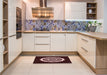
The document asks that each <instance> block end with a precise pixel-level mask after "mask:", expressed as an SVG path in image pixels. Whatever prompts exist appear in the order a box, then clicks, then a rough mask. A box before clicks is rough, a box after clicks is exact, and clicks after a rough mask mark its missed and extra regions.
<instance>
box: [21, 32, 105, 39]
mask: <svg viewBox="0 0 107 75" xmlns="http://www.w3.org/2000/svg"><path fill="white" fill-rule="evenodd" d="M22 32H23V33H76V34H81V35H85V36H88V37H91V38H95V39H97V40H107V33H101V32H76V31H22Z"/></svg>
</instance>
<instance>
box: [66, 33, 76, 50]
mask: <svg viewBox="0 0 107 75" xmlns="http://www.w3.org/2000/svg"><path fill="white" fill-rule="evenodd" d="M66 51H77V36H76V34H66Z"/></svg>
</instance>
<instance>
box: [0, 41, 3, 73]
mask: <svg viewBox="0 0 107 75" xmlns="http://www.w3.org/2000/svg"><path fill="white" fill-rule="evenodd" d="M2 46H3V41H2V40H0V72H1V71H2V70H3V47H2Z"/></svg>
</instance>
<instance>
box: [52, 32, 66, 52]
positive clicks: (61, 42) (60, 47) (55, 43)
mask: <svg viewBox="0 0 107 75" xmlns="http://www.w3.org/2000/svg"><path fill="white" fill-rule="evenodd" d="M65 41H66V34H65V33H52V34H51V51H66V49H65V48H66V47H65V46H66V44H65V43H66V42H65Z"/></svg>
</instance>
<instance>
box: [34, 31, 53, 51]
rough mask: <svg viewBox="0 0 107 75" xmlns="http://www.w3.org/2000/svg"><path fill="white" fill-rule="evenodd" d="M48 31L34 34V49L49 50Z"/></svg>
mask: <svg viewBox="0 0 107 75" xmlns="http://www.w3.org/2000/svg"><path fill="white" fill-rule="evenodd" d="M50 42H51V40H50V33H36V34H35V51H50V45H51V43H50Z"/></svg>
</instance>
